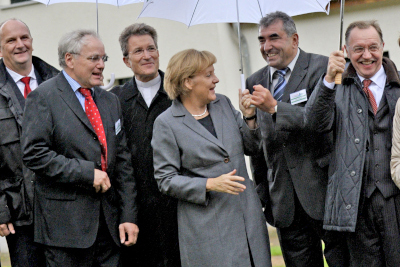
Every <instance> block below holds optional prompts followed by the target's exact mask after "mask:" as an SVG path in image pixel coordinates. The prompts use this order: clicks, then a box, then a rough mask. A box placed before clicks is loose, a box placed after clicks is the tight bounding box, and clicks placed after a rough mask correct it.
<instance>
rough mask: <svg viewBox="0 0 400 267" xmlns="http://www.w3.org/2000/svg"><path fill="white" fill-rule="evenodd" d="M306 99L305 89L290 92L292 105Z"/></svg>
mask: <svg viewBox="0 0 400 267" xmlns="http://www.w3.org/2000/svg"><path fill="white" fill-rule="evenodd" d="M305 101H307V92H306V89H303V90H300V91H297V92H294V93H292V94H290V103H291V104H292V105H296V104H299V103H302V102H305Z"/></svg>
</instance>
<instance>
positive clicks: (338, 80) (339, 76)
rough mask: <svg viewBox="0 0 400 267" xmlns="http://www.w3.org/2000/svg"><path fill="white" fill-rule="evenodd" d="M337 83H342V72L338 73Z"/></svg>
mask: <svg viewBox="0 0 400 267" xmlns="http://www.w3.org/2000/svg"><path fill="white" fill-rule="evenodd" d="M335 84H342V74H341V73H336V76H335Z"/></svg>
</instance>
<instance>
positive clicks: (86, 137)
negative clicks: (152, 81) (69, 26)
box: [22, 30, 139, 267]
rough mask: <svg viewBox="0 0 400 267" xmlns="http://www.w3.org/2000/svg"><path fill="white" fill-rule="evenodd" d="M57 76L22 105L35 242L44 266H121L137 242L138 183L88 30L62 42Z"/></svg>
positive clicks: (101, 55)
mask: <svg viewBox="0 0 400 267" xmlns="http://www.w3.org/2000/svg"><path fill="white" fill-rule="evenodd" d="M58 56H59V63H60V66H61V67H62V68H63V71H62V73H60V74H59V75H58V76H56V77H54V78H53V79H51V80H49V81H48V82H47V83H44V84H43V85H41V86H39V87H38V89H36V90H35V91H33V92H32V93H31V94H30V95H29V97H28V98H27V101H26V108H25V116H24V120H23V131H22V149H23V160H24V163H25V165H26V166H27V167H28V168H29V169H31V170H32V171H34V172H35V173H36V176H37V178H36V184H35V200H34V203H35V205H34V230H35V242H38V243H40V244H43V245H44V246H43V247H44V253H45V257H46V266H47V267H50V266H51V267H53V266H54V267H55V266H63V267H77V266H79V267H92V266H119V256H120V248H119V246H120V245H121V244H123V245H126V246H130V245H133V244H134V243H135V242H136V239H137V234H138V231H139V230H138V227H137V226H136V224H135V223H136V207H135V181H134V178H133V169H132V166H131V158H130V153H129V150H128V148H127V145H126V138H125V133H124V126H123V118H122V112H121V107H120V103H119V100H118V98H117V97H116V96H115V95H113V94H111V93H109V92H107V91H104V90H102V89H101V88H99V87H98V86H99V85H101V83H102V80H103V75H102V73H103V70H104V63H105V61H107V55H106V54H105V50H104V45H103V43H102V42H101V40H100V39H99V37H98V35H97V34H96V33H95V32H93V31H87V30H78V31H73V32H71V33H68V34H66V35H64V36H63V38H62V39H61V40H60V42H59V46H58Z"/></svg>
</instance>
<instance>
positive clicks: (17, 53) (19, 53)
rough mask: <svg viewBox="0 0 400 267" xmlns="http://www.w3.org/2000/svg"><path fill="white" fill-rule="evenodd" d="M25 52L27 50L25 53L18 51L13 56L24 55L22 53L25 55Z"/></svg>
mask: <svg viewBox="0 0 400 267" xmlns="http://www.w3.org/2000/svg"><path fill="white" fill-rule="evenodd" d="M26 52H28V50H25V51H18V52H15V53H14V55H21V54H24V53H26Z"/></svg>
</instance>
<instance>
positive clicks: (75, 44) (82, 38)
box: [58, 30, 101, 68]
mask: <svg viewBox="0 0 400 267" xmlns="http://www.w3.org/2000/svg"><path fill="white" fill-rule="evenodd" d="M90 36H91V37H94V38H96V39H99V40H101V39H100V37H99V35H98V34H97V33H96V32H95V31H92V30H75V31H72V32H69V33H67V34H65V35H64V36H63V37H62V38H61V40H60V42H58V63H59V64H60V66H61V67H62V68H65V67H67V64H66V63H65V55H66V54H67V53H70V54H79V53H80V52H81V50H82V47H83V45H85V44H86V43H87V37H90Z"/></svg>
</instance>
